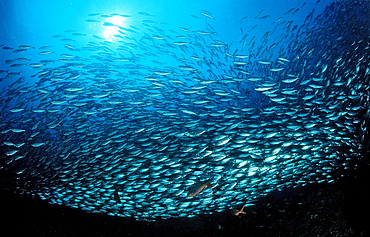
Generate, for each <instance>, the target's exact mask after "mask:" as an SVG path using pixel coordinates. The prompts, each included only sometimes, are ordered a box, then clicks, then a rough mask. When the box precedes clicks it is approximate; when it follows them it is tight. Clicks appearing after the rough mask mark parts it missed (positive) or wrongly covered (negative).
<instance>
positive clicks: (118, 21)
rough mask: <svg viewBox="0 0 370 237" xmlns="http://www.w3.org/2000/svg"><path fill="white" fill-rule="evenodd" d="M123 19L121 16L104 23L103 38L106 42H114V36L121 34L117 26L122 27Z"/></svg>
mask: <svg viewBox="0 0 370 237" xmlns="http://www.w3.org/2000/svg"><path fill="white" fill-rule="evenodd" d="M124 22H125V18H124V17H121V16H118V15H117V16H113V17H111V18H110V19H107V21H106V22H105V23H104V33H103V36H104V38H105V39H106V40H108V41H114V40H115V39H116V37H115V36H114V35H119V34H121V33H120V32H119V28H118V26H122V27H124Z"/></svg>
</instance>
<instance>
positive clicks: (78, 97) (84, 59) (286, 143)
mask: <svg viewBox="0 0 370 237" xmlns="http://www.w3.org/2000/svg"><path fill="white" fill-rule="evenodd" d="M360 6H361V5H360V4H357V3H356V4H353V5H351V6H349V5H347V4H346V2H335V1H317V2H314V1H312V2H300V1H299V3H298V1H219V2H217V1H161V3H160V4H158V3H157V1H140V2H139V1H125V2H124V3H123V2H122V1H55V2H53V1H12V2H10V1H5V2H3V3H2V5H1V9H0V10H1V12H2V18H1V22H0V28H1V29H3V30H2V31H1V33H0V37H1V40H0V45H1V48H2V49H1V60H0V70H1V71H0V72H1V74H0V76H1V78H0V81H1V82H0V83H1V84H0V85H1V97H2V101H1V104H0V106H1V111H2V113H1V124H0V125H1V127H0V132H1V149H2V153H1V156H2V160H1V170H2V171H4V172H7V173H10V174H11V175H10V176H11V177H10V179H9V187H8V188H9V189H10V190H14V192H16V193H21V194H25V195H30V196H37V197H40V198H42V199H45V200H48V201H49V202H50V203H56V204H60V205H66V206H70V207H73V208H79V209H83V210H86V211H89V212H98V213H106V214H108V215H115V216H122V217H129V216H133V217H135V218H137V219H140V220H155V219H165V218H170V217H193V216H195V215H198V214H200V213H206V214H207V213H209V214H211V213H215V212H222V211H225V210H229V209H233V208H239V209H240V208H241V207H242V206H249V205H253V204H254V203H255V201H256V200H258V198H260V197H262V196H264V195H266V194H269V193H270V192H272V191H275V190H282V189H284V188H291V187H300V186H305V185H307V184H311V183H322V182H329V183H330V182H335V181H336V180H337V179H338V177H340V176H343V175H344V173H342V175H341V172H342V171H343V170H346V169H348V166H349V162H350V161H351V160H352V159H353V158H354V157H358V156H360V155H361V154H360V153H361V150H362V149H363V142H364V140H365V138H364V136H362V137H361V136H360V135H358V134H359V133H362V134H366V133H367V130H366V124H367V123H366V120H367V116H366V111H367V106H368V104H367V101H368V100H367V98H368V95H367V92H366V91H367V83H366V77H367V76H368V74H369V70H368V68H367V66H366V65H367V62H366V60H365V59H366V57H365V55H366V50H367V48H368V39H367V38H365V39H364V38H363V36H362V35H361V34H360V33H359V32H358V31H356V29H362V28H361V27H362V24H364V23H363V22H361V21H359V20H358V19H366V15H362V14H365V13H364V12H363V11H364V9H363V8H361V7H360ZM351 7H352V8H353V9H355V10H352V9H351ZM355 13H356V14H355ZM361 16H363V17H364V18H361ZM365 22H366V21H365ZM354 29H355V30H354ZM352 52H355V53H352ZM338 174H339V175H338ZM209 179H211V181H210V183H209V184H210V186H211V187H204V184H205V181H206V180H209ZM198 188H199V190H198ZM203 188H204V189H203ZM194 190H195V191H196V195H195V196H192V195H190V196H191V197H189V195H188V192H189V191H192V192H194ZM197 190H198V191H199V192H198V191H197Z"/></svg>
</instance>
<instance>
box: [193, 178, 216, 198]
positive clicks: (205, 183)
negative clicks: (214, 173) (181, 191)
mask: <svg viewBox="0 0 370 237" xmlns="http://www.w3.org/2000/svg"><path fill="white" fill-rule="evenodd" d="M211 181H212V179H208V180H206V181H203V182H198V183H195V184H194V185H193V186H191V187H190V189H189V192H188V195H187V197H194V196H196V195H198V194H199V193H200V192H202V191H203V189H204V188H205V187H211V188H212V187H213V186H212V185H211V184H210V183H211Z"/></svg>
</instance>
